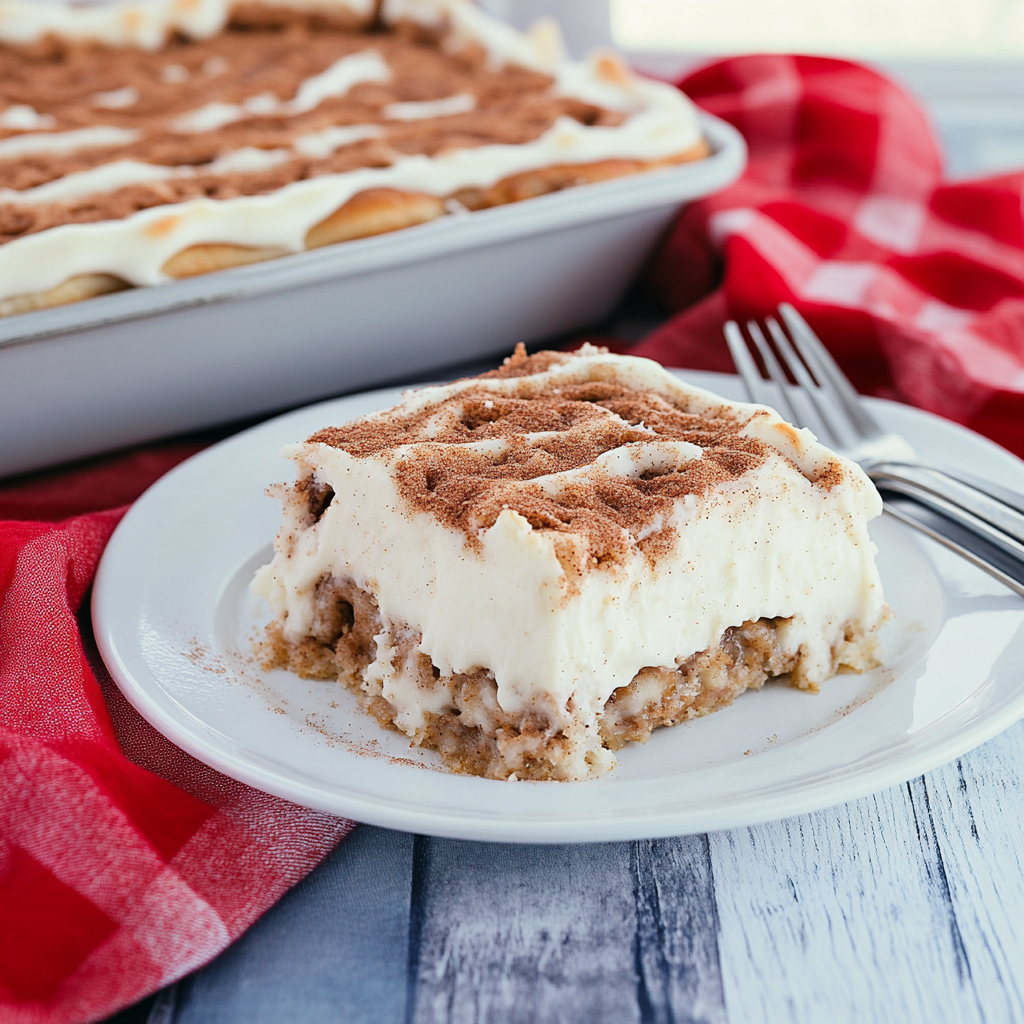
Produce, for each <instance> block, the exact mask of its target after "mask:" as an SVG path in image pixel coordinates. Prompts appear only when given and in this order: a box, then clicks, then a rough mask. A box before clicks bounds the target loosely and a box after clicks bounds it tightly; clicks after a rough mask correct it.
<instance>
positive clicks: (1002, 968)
mask: <svg viewBox="0 0 1024 1024" xmlns="http://www.w3.org/2000/svg"><path fill="white" fill-rule="evenodd" d="M921 785H922V788H923V790H924V793H925V795H926V796H927V800H928V808H929V811H930V813H931V819H932V821H933V822H934V828H935V834H936V836H937V842H938V846H939V849H940V851H941V854H942V862H943V866H944V868H945V873H946V878H947V884H948V888H949V898H950V903H951V906H952V908H953V914H954V917H955V920H956V923H957V931H958V933H959V935H960V938H961V941H962V944H963V951H964V965H963V966H964V975H965V976H964V979H963V984H964V985H965V986H968V985H969V986H970V988H971V990H972V991H973V992H974V995H975V999H976V1000H977V1004H978V1008H979V1011H980V1015H981V1018H982V1019H984V1020H991V1021H1024V722H1021V723H1018V724H1017V725H1016V726H1014V727H1013V728H1012V729H1010V730H1008V731H1007V732H1005V733H1003V734H1002V735H1001V736H998V737H996V739H994V740H992V741H991V742H989V743H987V744H986V745H985V746H984V747H982V748H981V749H980V750H977V751H974V752H973V753H971V754H969V755H967V756H966V757H962V758H959V759H958V760H957V761H955V762H953V763H952V764H948V765H945V766H944V767H942V768H940V769H938V770H937V771H934V772H932V773H930V774H929V775H927V776H925V777H924V779H923V780H922V781H921Z"/></svg>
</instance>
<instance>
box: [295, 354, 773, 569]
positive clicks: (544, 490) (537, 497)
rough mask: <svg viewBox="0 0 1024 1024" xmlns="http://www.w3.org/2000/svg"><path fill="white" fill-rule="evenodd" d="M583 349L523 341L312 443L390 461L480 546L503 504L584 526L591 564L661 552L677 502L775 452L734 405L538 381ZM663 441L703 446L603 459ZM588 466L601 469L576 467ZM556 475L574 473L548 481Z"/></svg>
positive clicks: (434, 511) (569, 527) (584, 556)
mask: <svg viewBox="0 0 1024 1024" xmlns="http://www.w3.org/2000/svg"><path fill="white" fill-rule="evenodd" d="M571 358H572V357H571V356H566V355H564V354H562V353H556V352H541V353H538V354H537V355H534V356H530V357H527V356H526V355H525V352H524V351H523V350H522V348H521V347H520V349H519V350H517V353H516V355H515V356H514V357H513V358H512V359H511V360H508V361H507V362H506V364H505V366H503V367H502V368H501V369H499V370H496V371H492V372H491V373H489V374H485V375H483V376H482V377H480V378H476V379H477V380H479V381H481V384H480V386H476V387H474V386H469V387H464V388H462V389H461V390H459V391H458V392H457V393H456V394H454V395H451V396H450V397H447V398H444V399H442V400H440V401H438V402H437V403H431V404H428V405H426V407H424V408H420V409H418V410H417V411H415V412H412V413H409V412H407V411H406V410H405V409H403V408H402V407H398V408H396V409H393V410H390V411H389V412H387V413H383V414H381V415H379V416H375V417H367V418H365V419H363V420H359V421H357V422H355V423H352V424H349V425H347V426H343V427H331V428H328V429H326V430H321V431H319V432H318V433H316V434H314V435H313V436H312V437H310V438H309V441H310V442H311V443H317V442H319V443H322V444H327V445H330V446H332V447H334V448H340V449H343V450H344V451H346V452H348V453H349V454H351V455H353V456H356V457H357V458H367V457H380V458H385V459H387V460H388V461H392V462H393V467H394V468H393V473H394V476H395V479H396V481H397V484H398V488H399V492H400V494H401V495H402V497H403V498H404V499H405V500H406V501H407V502H408V503H409V505H410V506H411V507H412V508H413V509H415V510H416V511H421V512H428V513H430V514H431V515H433V516H434V517H436V518H437V519H438V520H439V521H440V522H442V523H443V524H444V525H446V526H448V527H451V528H455V529H459V530H462V531H464V532H465V534H466V536H467V538H468V540H469V542H470V543H471V544H474V543H476V541H477V537H478V535H479V533H480V532H481V531H483V530H486V529H488V528H489V527H491V526H492V525H493V524H494V522H495V521H496V520H497V518H498V516H499V515H500V514H501V512H502V511H503V510H505V509H512V510H514V511H516V512H518V513H519V514H520V515H521V516H523V518H524V519H526V520H527V522H529V524H530V526H531V527H532V528H533V529H534V530H542V531H554V532H557V533H564V534H574V535H576V536H578V537H580V538H581V539H582V540H583V542H584V548H585V550H579V551H575V550H574V551H569V549H568V548H565V546H564V545H563V549H564V550H565V552H566V557H567V558H568V559H569V561H571V562H573V563H574V565H575V566H576V567H577V568H580V569H582V568H584V567H585V566H586V565H590V566H595V565H597V566H603V565H608V564H614V563H616V562H618V561H620V560H621V559H622V557H623V556H624V555H625V554H626V552H627V551H628V550H629V548H630V547H632V546H633V545H638V546H639V547H640V549H641V550H642V551H643V552H644V553H645V554H646V555H648V556H649V557H655V556H656V555H657V554H658V553H659V552H660V551H663V550H666V549H667V546H668V545H669V544H670V542H671V540H672V537H673V536H674V530H673V527H672V523H671V520H672V518H673V515H674V512H675V509H676V505H675V502H676V500H677V499H680V498H686V497H687V496H688V495H702V494H704V493H705V492H707V491H708V490H709V489H711V488H713V487H716V486H718V485H720V484H722V483H725V482H727V481H731V480H736V479H738V478H740V477H742V476H743V475H744V474H746V473H748V472H750V471H751V470H753V469H755V468H757V467H758V466H760V465H761V464H762V463H763V462H764V461H765V460H766V459H767V458H768V456H769V455H770V454H771V453H772V451H773V450H772V449H771V447H770V446H769V445H768V444H766V443H765V442H763V441H760V440H757V439H755V438H751V437H744V436H742V434H741V431H742V428H743V427H744V425H745V423H746V422H747V421H746V420H745V419H743V420H737V419H736V418H734V417H729V416H728V415H725V414H724V413H725V410H722V412H723V415H722V416H714V415H707V414H706V413H705V412H703V411H701V412H696V411H690V410H688V409H686V408H680V407H678V406H677V405H675V404H673V402H672V401H671V400H670V398H668V397H666V396H665V395H663V394H660V393H658V392H656V391H652V390H644V389H640V388H635V387H630V386H628V385H626V384H623V383H619V382H616V381H614V380H600V379H599V380H576V381H574V380H571V379H569V380H559V381H557V382H555V383H552V382H551V379H550V378H546V379H545V380H544V381H543V382H537V381H535V380H531V378H533V377H536V376H537V375H538V374H545V373H546V372H547V371H548V370H549V369H550V368H551V367H552V366H557V365H560V364H563V363H565V362H566V361H568V360H570V359H571ZM595 369H596V368H595ZM499 380H500V381H509V382H512V381H515V382H516V383H515V385H514V386H513V387H511V388H509V387H508V386H506V387H504V388H502V389H501V390H500V391H499V390H496V389H495V388H494V386H493V385H492V386H491V387H488V386H486V385H485V383H484V382H488V381H493V382H495V383H496V382H497V381H499ZM462 383H463V384H467V383H470V384H471V382H462ZM480 442H489V443H485V444H480ZM652 442H683V443H684V444H686V445H694V446H696V448H697V449H699V454H698V453H695V454H694V456H691V457H688V458H686V457H684V458H675V459H672V458H669V459H668V460H667V461H663V462H662V463H661V464H660V465H658V466H654V467H649V468H647V469H645V470H643V471H641V472H637V473H636V474H635V475H633V474H630V475H624V474H623V473H622V472H621V471H618V470H612V469H609V470H608V471H602V469H601V468H600V466H598V465H595V463H596V462H597V460H598V459H599V457H601V456H603V455H605V454H606V453H609V452H612V451H613V450H615V449H619V448H623V446H633V447H632V448H629V449H626V450H627V451H628V452H629V453H630V457H631V458H639V457H640V456H641V455H642V453H643V452H644V451H645V449H648V448H650V446H651V445H652ZM406 446H408V447H406ZM586 467H590V468H591V471H590V472H585V473H582V474H581V473H574V472H573V471H578V470H583V469H585V468H586ZM556 474H564V475H565V476H563V477H562V478H561V479H558V478H556V479H555V480H549V481H544V482H541V483H538V482H537V481H539V480H540V478H551V477H553V476H554V475H556ZM561 557H562V552H561V551H560V558H561ZM564 561H565V559H563V563H564Z"/></svg>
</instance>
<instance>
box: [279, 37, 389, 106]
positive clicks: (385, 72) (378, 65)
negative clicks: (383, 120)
mask: <svg viewBox="0 0 1024 1024" xmlns="http://www.w3.org/2000/svg"><path fill="white" fill-rule="evenodd" d="M390 81H391V68H389V67H388V65H387V62H386V61H385V60H384V58H383V57H382V56H381V55H380V54H379V53H378V52H377V51H376V50H364V51H362V52H361V53H353V54H349V56H347V57H342V58H341V59H340V60H336V61H335V62H334V63H333V64H332V65H331V66H330V67H329V68H328V69H327V70H326V71H321V72H320V74H319V75H314V76H313V77H312V78H307V79H306V80H305V81H304V82H303V83H302V84H301V85H300V86H299V88H298V91H297V92H296V93H295V99H293V100H292V101H291V103H289V104H288V105H287V108H286V110H285V113H288V114H302V113H305V112H306V111H307V110H313V109H314V108H315V107H318V106H320V104H321V103H323V101H324V100H325V99H327V98H328V97H329V96H344V95H345V93H347V92H348V91H349V89H351V88H352V87H353V86H354V85H358V84H359V83H360V82H390Z"/></svg>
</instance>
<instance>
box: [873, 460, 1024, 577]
mask: <svg viewBox="0 0 1024 1024" xmlns="http://www.w3.org/2000/svg"><path fill="white" fill-rule="evenodd" d="M865 468H866V471H867V474H868V476H870V477H871V479H872V480H873V481H874V482H875V484H876V485H877V486H878V487H880V488H884V489H886V490H889V491H897V492H898V493H901V494H906V495H908V496H909V497H912V498H915V499H916V500H918V501H920V502H922V503H923V504H926V505H929V506H930V507H932V508H934V509H935V510H936V511H938V512H941V513H942V514H943V515H944V516H946V517H947V518H950V519H953V520H954V521H957V522H960V523H961V525H962V526H964V527H965V528H966V529H969V530H971V531H972V532H973V533H976V534H979V535H980V536H983V537H985V539H986V540H988V541H990V542H991V543H993V544H996V545H997V546H998V547H1000V548H1002V549H1003V550H1004V551H1006V552H1007V553H1008V554H1010V555H1012V556H1014V557H1016V558H1019V559H1021V560H1022V561H1024V514H1021V513H1020V512H1018V511H1017V509H1016V508H1015V507H1013V506H1011V505H1008V504H1006V503H1004V502H1002V501H1000V500H999V499H998V498H995V497H993V496H992V495H991V494H988V493H986V492H985V491H982V490H979V489H978V488H977V487H973V486H972V485H971V484H969V483H966V482H964V481H963V480H958V479H955V478H954V477H951V476H949V475H948V474H946V473H943V472H942V470H939V469H935V468H933V467H930V466H915V465H909V464H907V463H902V462H881V463H876V464H874V465H871V466H868V467H865Z"/></svg>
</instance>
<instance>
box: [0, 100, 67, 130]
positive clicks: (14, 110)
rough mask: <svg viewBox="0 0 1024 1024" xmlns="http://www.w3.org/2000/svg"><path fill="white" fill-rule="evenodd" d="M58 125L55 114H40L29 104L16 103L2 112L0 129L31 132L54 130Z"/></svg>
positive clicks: (0, 113) (0, 114)
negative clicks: (41, 129)
mask: <svg viewBox="0 0 1024 1024" xmlns="http://www.w3.org/2000/svg"><path fill="white" fill-rule="evenodd" d="M56 123H57V119H56V118H55V117H54V116H53V114H40V113H39V112H38V111H37V110H36V109H35V107H30V106H28V104H27V103H15V104H13V105H12V106H10V107H7V108H6V109H5V110H3V111H2V112H0V128H11V129H13V130H14V131H19V132H30V131H32V130H33V129H36V128H52V127H53V126H54V125H55V124H56Z"/></svg>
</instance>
